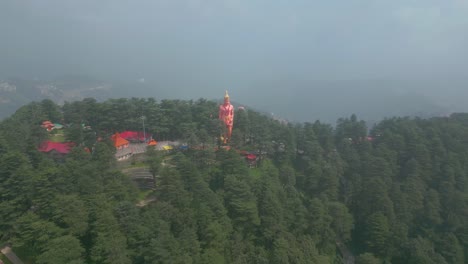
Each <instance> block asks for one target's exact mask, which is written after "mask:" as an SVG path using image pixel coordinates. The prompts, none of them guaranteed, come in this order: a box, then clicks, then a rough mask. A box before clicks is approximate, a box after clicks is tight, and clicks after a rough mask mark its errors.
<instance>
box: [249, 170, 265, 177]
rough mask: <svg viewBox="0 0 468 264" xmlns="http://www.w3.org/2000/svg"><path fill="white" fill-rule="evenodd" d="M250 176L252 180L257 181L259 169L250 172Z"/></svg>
mask: <svg viewBox="0 0 468 264" xmlns="http://www.w3.org/2000/svg"><path fill="white" fill-rule="evenodd" d="M250 175H251V176H252V178H254V179H259V178H260V176H262V175H261V172H260V169H259V168H254V169H251V170H250Z"/></svg>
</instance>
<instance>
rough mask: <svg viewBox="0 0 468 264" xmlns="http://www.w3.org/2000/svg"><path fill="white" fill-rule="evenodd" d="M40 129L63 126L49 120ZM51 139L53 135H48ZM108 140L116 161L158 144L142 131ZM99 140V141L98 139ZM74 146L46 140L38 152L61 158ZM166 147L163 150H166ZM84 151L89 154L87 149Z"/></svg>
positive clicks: (87, 128) (120, 134) (54, 128)
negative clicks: (112, 146) (114, 151)
mask: <svg viewBox="0 0 468 264" xmlns="http://www.w3.org/2000/svg"><path fill="white" fill-rule="evenodd" d="M41 127H42V128H44V129H46V130H47V131H48V132H52V131H53V130H56V129H63V128H64V126H63V125H61V124H59V123H53V122H51V121H49V120H46V121H44V122H42V125H41ZM82 129H83V130H90V129H91V127H90V126H85V125H84V124H83V125H82ZM49 136H50V137H53V136H54V135H53V134H50V135H49ZM110 139H111V140H112V142H113V144H114V147H115V149H116V154H115V157H116V159H117V160H125V159H128V158H129V157H131V156H132V155H133V154H138V153H143V152H145V151H146V147H147V146H156V145H157V144H158V142H156V140H154V139H152V135H151V134H149V133H145V132H142V131H124V132H122V133H115V134H113V135H112V136H111V137H110ZM98 140H99V139H98ZM75 146H76V144H75V143H74V142H57V141H54V140H46V141H44V142H42V143H41V144H40V145H39V148H38V150H39V151H40V152H44V153H48V154H49V155H51V156H53V157H55V158H62V157H63V156H65V155H66V154H68V153H69V152H70V151H71V149H72V148H73V147H75ZM167 148H168V147H167V146H166V148H163V149H167ZM85 151H87V152H91V150H90V149H89V148H85Z"/></svg>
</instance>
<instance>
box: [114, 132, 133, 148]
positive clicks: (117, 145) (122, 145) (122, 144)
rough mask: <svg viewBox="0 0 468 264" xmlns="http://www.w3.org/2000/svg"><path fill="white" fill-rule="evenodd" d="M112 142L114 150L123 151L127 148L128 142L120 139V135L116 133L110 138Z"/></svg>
mask: <svg viewBox="0 0 468 264" xmlns="http://www.w3.org/2000/svg"><path fill="white" fill-rule="evenodd" d="M111 139H112V142H114V147H115V148H116V149H124V148H128V145H129V142H128V140H126V139H125V138H122V137H121V136H120V134H119V133H118V132H117V133H115V134H114V135H112V137H111Z"/></svg>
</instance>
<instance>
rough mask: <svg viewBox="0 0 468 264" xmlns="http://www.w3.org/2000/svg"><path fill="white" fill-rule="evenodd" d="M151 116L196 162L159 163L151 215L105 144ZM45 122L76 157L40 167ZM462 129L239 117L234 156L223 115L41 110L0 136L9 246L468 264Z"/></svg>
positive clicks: (87, 255) (82, 255) (444, 121)
mask: <svg viewBox="0 0 468 264" xmlns="http://www.w3.org/2000/svg"><path fill="white" fill-rule="evenodd" d="M142 116H144V117H145V119H144V120H145V125H146V127H145V128H146V129H147V130H146V131H147V132H148V133H151V134H153V137H154V138H155V139H157V140H158V141H159V140H180V141H183V143H187V144H188V145H189V147H190V148H189V149H188V150H183V151H178V150H177V151H176V150H174V152H172V153H170V154H166V153H164V154H163V152H160V151H156V150H154V149H151V148H149V149H148V151H147V155H146V156H144V158H145V159H146V160H145V161H144V162H145V165H146V166H147V167H148V169H149V171H150V172H151V174H152V175H153V180H154V182H155V185H154V190H153V191H152V193H150V195H149V197H151V198H153V199H155V201H153V202H152V203H149V204H147V205H146V206H143V207H137V206H136V203H137V196H138V195H137V191H136V188H135V186H134V184H133V182H132V181H131V180H130V179H129V177H128V176H126V175H125V174H123V173H122V172H120V171H118V169H117V167H118V166H117V165H120V164H119V163H118V162H117V161H116V160H115V156H114V154H115V148H114V147H113V145H112V143H111V142H110V141H109V140H108V138H109V136H110V135H111V134H113V133H115V132H117V131H122V130H142ZM44 120H51V121H52V122H63V123H64V124H67V125H68V127H67V128H66V130H65V134H66V137H67V138H68V139H69V140H73V141H74V142H76V143H77V145H79V147H76V148H74V149H73V150H72V151H71V153H69V154H68V155H67V156H66V157H65V158H61V159H55V160H54V159H50V158H49V157H48V156H47V155H43V154H42V153H39V152H38V151H37V147H38V146H39V143H40V142H41V141H42V140H44V139H46V138H47V132H46V131H45V130H44V129H43V128H41V127H40V124H41V122H42V121H44ZM467 120H468V115H467V114H454V115H452V116H451V117H448V118H432V119H427V120H423V119H410V118H392V119H386V120H384V121H382V122H380V123H378V124H376V125H375V126H374V128H372V129H371V130H368V129H367V127H366V124H365V123H364V122H363V121H359V120H358V119H357V117H356V116H355V115H352V116H351V117H350V118H346V119H340V120H338V123H337V126H336V128H333V127H332V126H330V125H328V124H323V123H320V122H318V121H317V122H315V123H305V124H287V125H285V124H281V123H280V122H278V121H275V120H272V119H270V118H269V117H267V116H265V115H262V114H260V113H257V112H255V111H251V110H241V111H237V113H236V119H235V121H234V124H235V125H234V130H233V138H232V141H231V147H232V149H231V150H225V149H222V148H221V149H218V150H214V149H215V148H216V147H217V144H219V142H217V140H216V138H217V137H218V136H219V135H220V133H221V132H222V127H221V126H220V122H219V120H218V119H217V104H216V103H215V102H212V101H207V100H204V99H200V100H198V101H195V102H194V101H183V100H163V101H160V102H158V101H156V100H154V99H138V98H131V99H112V100H108V101H105V102H102V103H98V102H97V101H96V100H94V99H89V98H88V99H84V100H83V101H79V102H72V103H68V102H67V103H65V105H64V106H63V107H60V106H57V105H55V104H54V103H53V102H52V101H49V100H44V101H42V102H40V103H31V104H29V105H26V106H24V107H22V108H20V109H19V110H18V111H17V113H16V114H15V115H13V116H12V117H10V118H8V119H5V120H4V121H3V122H1V123H0V198H1V199H0V212H1V213H0V234H1V237H0V241H1V242H9V243H12V244H13V248H14V250H15V251H17V253H18V254H19V255H20V257H23V258H25V259H27V260H28V261H30V262H31V263H96V264H97V263H194V264H197V263H341V262H342V261H349V260H350V259H352V257H353V256H355V263H357V264H374V263H375V264H377V263H421V264H422V263H438V264H439V263H442V264H443V263H460V264H462V263H467V261H468V224H467V223H468V220H467V219H468V193H467V192H468V176H467V175H468V165H467V164H468V140H467V138H468V122H467ZM82 124H85V125H86V126H91V128H92V129H91V130H89V128H88V129H83V127H82ZM98 137H101V138H102V139H104V140H102V141H100V142H96V140H97V138H98ZM85 146H86V147H89V148H90V149H92V150H93V151H92V153H87V152H85V151H84V150H83V147H85ZM241 151H251V152H255V153H256V154H257V155H258V161H257V163H256V164H254V165H253V166H251V167H250V166H248V165H247V162H246V161H245V158H244V157H243V156H242V155H240V153H239V152H241Z"/></svg>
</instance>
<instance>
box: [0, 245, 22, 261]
mask: <svg viewBox="0 0 468 264" xmlns="http://www.w3.org/2000/svg"><path fill="white" fill-rule="evenodd" d="M1 252H2V254H3V255H5V256H6V257H7V258H8V259H9V260H10V261H11V263H13V264H23V261H21V259H19V258H18V256H16V254H15V252H13V250H11V247H10V246H4V247H3V248H2V249H1Z"/></svg>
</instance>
